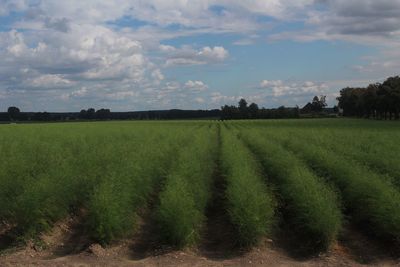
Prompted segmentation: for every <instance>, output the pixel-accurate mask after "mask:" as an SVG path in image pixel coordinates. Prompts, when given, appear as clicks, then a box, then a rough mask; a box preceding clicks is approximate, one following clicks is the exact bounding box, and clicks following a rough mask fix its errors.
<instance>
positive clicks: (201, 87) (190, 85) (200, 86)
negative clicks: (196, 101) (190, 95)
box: [184, 80, 208, 92]
mask: <svg viewBox="0 0 400 267" xmlns="http://www.w3.org/2000/svg"><path fill="white" fill-rule="evenodd" d="M184 88H185V89H189V90H192V91H198V92H201V91H205V90H207V88H208V86H207V85H206V84H205V83H203V82H202V81H192V80H189V81H187V82H186V83H185V85H184Z"/></svg>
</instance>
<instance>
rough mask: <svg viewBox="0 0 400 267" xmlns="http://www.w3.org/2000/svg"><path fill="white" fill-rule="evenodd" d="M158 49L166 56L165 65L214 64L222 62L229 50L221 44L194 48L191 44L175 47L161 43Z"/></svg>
mask: <svg viewBox="0 0 400 267" xmlns="http://www.w3.org/2000/svg"><path fill="white" fill-rule="evenodd" d="M160 50H161V51H162V52H163V53H164V54H165V56H166V61H165V64H164V66H165V67H172V66H179V65H203V64H215V63H220V62H223V61H224V60H226V59H227V58H228V56H229V52H228V51H227V50H226V49H225V48H224V47H222V46H214V47H209V46H205V47H203V48H201V49H199V50H196V49H194V48H192V47H191V46H183V47H181V48H175V47H173V46H166V45H161V46H160Z"/></svg>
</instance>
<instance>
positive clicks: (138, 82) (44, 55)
mask: <svg viewBox="0 0 400 267" xmlns="http://www.w3.org/2000/svg"><path fill="white" fill-rule="evenodd" d="M0 2H1V3H0V18H1V22H2V25H0V58H1V59H2V60H1V61H0V99H1V101H2V102H1V103H2V105H7V104H8V105H11V104H16V105H21V107H22V108H23V109H25V110H27V109H31V110H43V109H50V110H76V109H80V108H84V107H87V106H89V105H90V106H94V107H110V108H112V109H114V110H127V109H129V110H130V109H148V108H172V107H187V108H190V107H191V106H190V105H193V107H205V108H210V107H218V105H220V104H224V102H228V103H231V102H236V101H237V100H238V97H239V95H240V94H239V93H238V92H236V93H230V92H228V91H227V90H228V89H226V88H225V90H220V89H223V88H215V87H217V86H216V85H213V84H212V82H210V83H209V84H205V83H204V82H203V81H204V80H207V81H209V80H210V79H208V78H204V77H203V75H206V74H204V73H206V72H207V71H208V68H214V69H217V70H221V69H223V68H224V67H225V68H226V66H229V64H238V65H240V62H238V61H236V58H235V55H234V53H233V52H232V50H235V49H234V48H232V46H231V45H237V46H235V48H236V49H237V48H240V47H241V46H245V47H249V46H251V45H253V44H255V43H260V42H264V41H265V40H266V39H268V40H276V41H279V40H282V39H294V40H296V41H301V42H306V41H315V40H325V41H331V40H342V41H348V42H355V43H362V44H367V45H375V46H377V45H378V44H379V47H380V49H381V50H380V51H381V54H380V55H376V56H375V57H370V58H368V59H367V60H366V64H364V65H357V66H354V69H355V70H357V71H359V72H363V73H373V72H377V71H379V72H380V73H382V75H384V73H390V72H392V71H393V70H394V69H398V68H399V67H400V65H399V62H400V54H399V53H398V51H399V48H400V43H399V37H400V19H399V16H398V14H399V13H400V1H398V0H382V1H373V0H354V1H345V0H268V1H265V0H241V1H239V0H229V1H228V0H199V1H188V0H146V1H144V0H132V1H128V0H113V1H105V0H104V1H98V0H96V1H95V0H86V1H81V0H79V1H78V0H70V1H56V0H1V1H0ZM285 23H289V24H290V23H298V25H301V27H282V28H283V29H292V28H295V29H296V31H294V32H285V31H283V32H282V31H271V32H273V34H272V33H271V32H270V30H272V29H274V27H277V26H279V25H285ZM210 34H211V35H212V36H214V37H215V36H218V37H221V36H228V37H229V38H228V39H223V41H221V42H220V40H222V39H216V38H203V39H201V40H200V39H197V37H200V36H204V35H210ZM192 37H193V39H190V38H192ZM177 39H179V40H180V41H179V42H174V40H177ZM182 40H183V41H182ZM198 40H200V41H199V42H198ZM227 40H229V41H227ZM171 41H172V42H171ZM249 49H251V48H249ZM194 66H197V67H194ZM191 68H192V69H191ZM199 68H203V70H205V71H204V72H203V73H200V72H198V69H199ZM194 69H196V71H192V70H194ZM174 71H175V72H174ZM183 72H184V75H182V77H180V76H179V75H180V74H181V73H183ZM177 73H178V74H177ZM221 73H223V72H221ZM227 75H228V76H229V75H231V74H227ZM255 79H256V80H255V81H253V84H254V83H257V80H258V79H261V78H255ZM184 81H186V82H184ZM218 86H221V84H218ZM222 87H223V85H222ZM257 87H259V89H260V88H261V89H262V90H263V91H257V93H254V94H250V93H246V92H244V93H243V94H241V95H244V96H246V97H248V98H249V99H253V100H254V101H256V100H259V101H264V100H265V98H268V97H270V98H272V99H278V98H282V99H283V97H285V96H290V97H292V99H297V98H299V97H301V96H305V97H308V96H309V95H311V94H319V93H321V92H322V93H323V92H324V91H326V88H325V87H324V84H321V83H313V82H304V81H303V82H301V81H298V82H287V81H282V80H263V81H262V82H261V83H260V84H259V86H257ZM248 89H249V88H248ZM215 90H217V91H218V92H213V91H215ZM210 91H211V92H213V93H210ZM293 103H294V102H293Z"/></svg>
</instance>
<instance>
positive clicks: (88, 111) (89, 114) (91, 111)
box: [86, 108, 96, 120]
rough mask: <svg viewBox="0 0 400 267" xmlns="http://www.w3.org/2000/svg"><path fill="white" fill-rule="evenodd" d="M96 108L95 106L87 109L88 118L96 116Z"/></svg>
mask: <svg viewBox="0 0 400 267" xmlns="http://www.w3.org/2000/svg"><path fill="white" fill-rule="evenodd" d="M95 115H96V110H95V109H94V108H88V110H87V111H86V118H87V119H89V120H92V119H94V118H95Z"/></svg>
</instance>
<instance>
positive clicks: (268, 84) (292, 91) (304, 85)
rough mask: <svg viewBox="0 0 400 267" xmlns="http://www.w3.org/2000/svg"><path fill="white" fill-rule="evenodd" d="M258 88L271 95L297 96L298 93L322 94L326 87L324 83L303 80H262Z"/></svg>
mask: <svg viewBox="0 0 400 267" xmlns="http://www.w3.org/2000/svg"><path fill="white" fill-rule="evenodd" d="M259 87H260V88H262V89H264V90H266V91H267V92H268V93H269V94H270V95H271V96H273V97H280V96H298V95H311V94H314V95H318V94H324V93H325V92H326V90H327V89H328V87H327V86H326V85H325V84H324V83H315V82H312V81H305V82H284V81H281V80H275V81H274V80H272V81H270V80H263V81H261V82H260V86H259Z"/></svg>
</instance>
